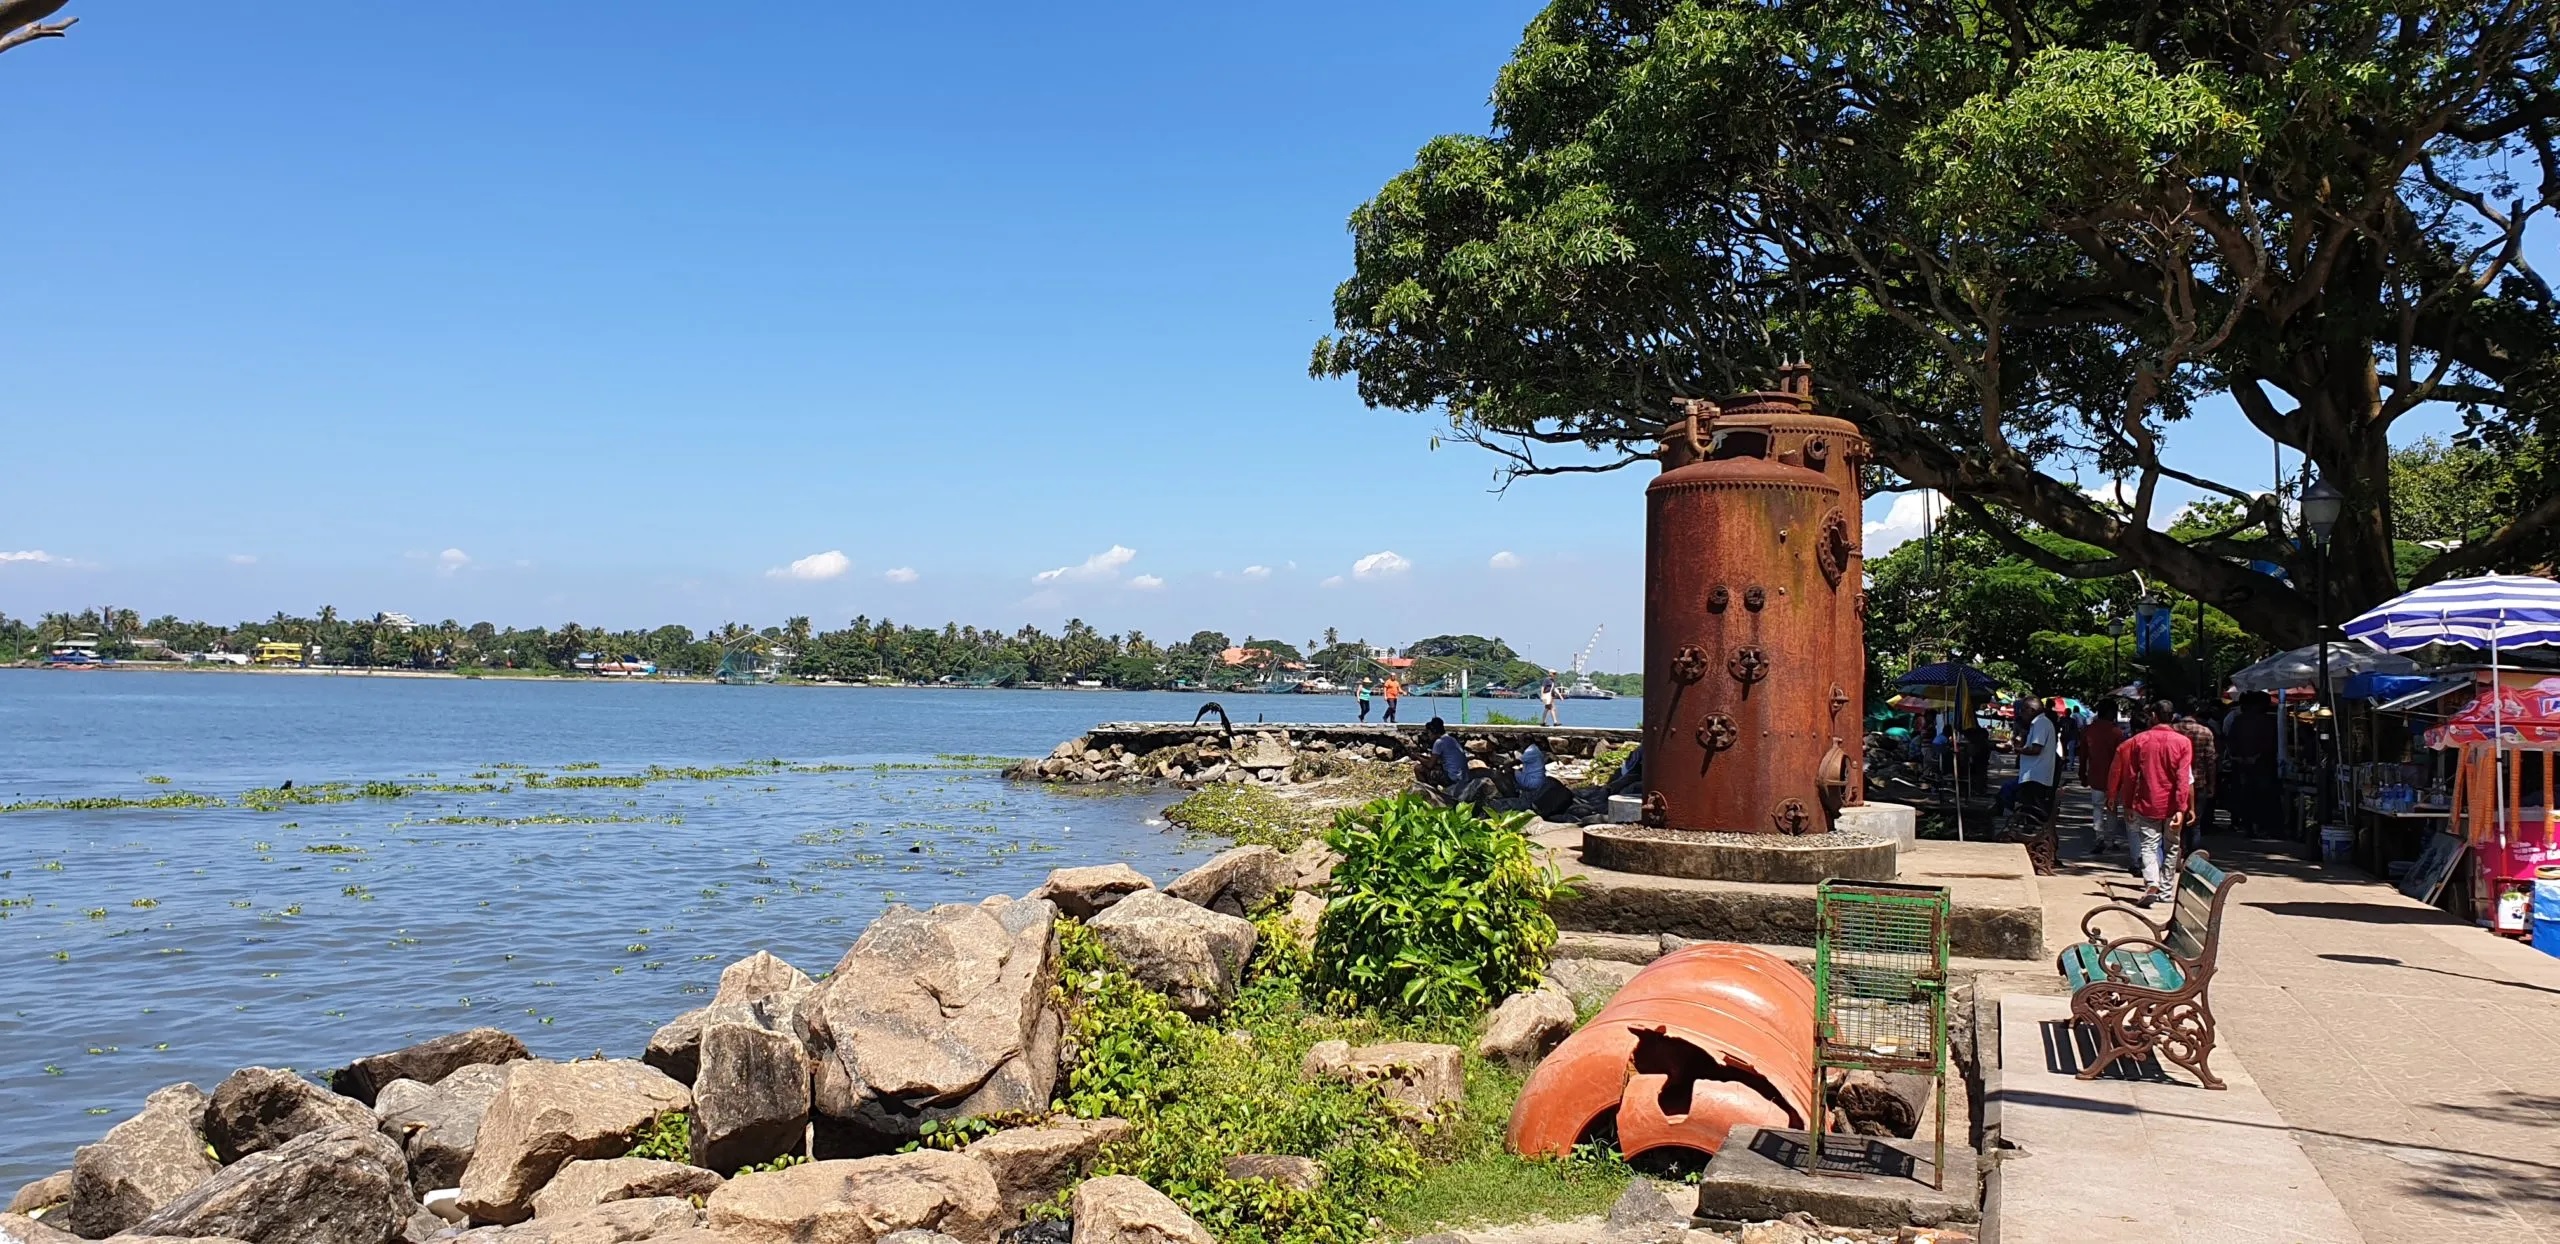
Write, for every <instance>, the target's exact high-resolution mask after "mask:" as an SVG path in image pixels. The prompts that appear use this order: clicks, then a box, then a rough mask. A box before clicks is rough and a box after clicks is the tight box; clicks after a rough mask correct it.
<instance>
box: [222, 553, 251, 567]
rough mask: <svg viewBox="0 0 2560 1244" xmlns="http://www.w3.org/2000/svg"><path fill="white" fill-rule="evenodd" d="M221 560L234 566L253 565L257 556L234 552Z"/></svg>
mask: <svg viewBox="0 0 2560 1244" xmlns="http://www.w3.org/2000/svg"><path fill="white" fill-rule="evenodd" d="M222 560H224V561H227V562H229V563H231V564H232V565H234V566H255V565H257V564H258V559H257V557H256V556H255V555H253V554H249V553H234V554H232V555H231V556H229V557H226V558H223V559H222Z"/></svg>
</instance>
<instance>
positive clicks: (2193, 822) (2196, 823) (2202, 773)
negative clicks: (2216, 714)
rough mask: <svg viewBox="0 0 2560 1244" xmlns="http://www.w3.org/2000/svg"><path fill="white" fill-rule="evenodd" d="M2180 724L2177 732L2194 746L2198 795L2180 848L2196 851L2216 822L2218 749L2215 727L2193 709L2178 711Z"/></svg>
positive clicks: (2193, 775)
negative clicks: (2207, 829) (2215, 781)
mask: <svg viewBox="0 0 2560 1244" xmlns="http://www.w3.org/2000/svg"><path fill="white" fill-rule="evenodd" d="M2164 702H2165V701H2164ZM2177 726H2178V733H2180V734H2183V735H2185V736H2187V742H2188V743H2189V744H2191V745H2193V746H2194V748H2195V761H2194V771H2193V773H2192V774H2191V775H2190V777H2191V779H2192V780H2193V781H2194V783H2195V798H2194V799H2193V800H2192V801H2191V806H2192V808H2193V812H2192V814H2191V815H2189V816H2188V817H2187V830H2186V840H2185V841H2184V842H2183V843H2181V844H2180V849H2182V850H2186V851H2193V850H2195V849H2196V844H2197V843H2199V842H2201V841H2203V840H2204V827H2205V826H2207V825H2210V824H2212V823H2213V795H2214V763H2215V755H2214V753H2215V750H2216V749H2215V747H2214V744H2213V727H2211V726H2208V725H2206V724H2204V722H2202V721H2201V720H2198V719H2197V717H2196V715H2195V714H2194V713H2180V714H2178V722H2177Z"/></svg>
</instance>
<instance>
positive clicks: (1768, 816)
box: [1643, 456, 1859, 834]
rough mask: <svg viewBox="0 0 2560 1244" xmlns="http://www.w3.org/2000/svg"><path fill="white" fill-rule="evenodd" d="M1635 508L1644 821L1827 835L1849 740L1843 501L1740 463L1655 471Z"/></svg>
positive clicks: (1847, 547) (1789, 467)
mask: <svg viewBox="0 0 2560 1244" xmlns="http://www.w3.org/2000/svg"><path fill="white" fill-rule="evenodd" d="M1851 495H1853V494H1851ZM1645 502H1646V523H1645V667H1644V668H1645V697H1644V711H1645V723H1644V724H1645V733H1644V738H1645V802H1644V811H1643V821H1644V823H1645V824H1647V825H1650V826H1655V827H1661V828H1671V829H1687V830H1716V831H1726V832H1734V833H1760V834H1767V833H1777V834H1810V833H1821V832H1824V831H1827V830H1829V829H1830V828H1831V823H1832V815H1833V814H1834V813H1835V812H1837V811H1838V810H1839V809H1840V808H1841V807H1842V806H1844V804H1845V802H1846V800H1847V798H1848V794H1849V790H1850V774H1851V765H1852V762H1851V761H1850V759H1849V751H1850V750H1851V748H1852V747H1854V746H1856V744H1857V736H1855V735H1851V734H1847V733H1846V732H1844V731H1840V730H1837V729H1835V727H1834V721H1835V714H1836V713H1838V712H1842V711H1846V709H1845V706H1841V705H1838V704H1836V703H1835V700H1836V696H1835V692H1836V691H1837V690H1839V689H1841V688H1842V686H1843V684H1841V683H1840V665H1841V662H1840V661H1839V660H1838V659H1837V654H1836V652H1835V649H1836V647H1837V645H1838V643H1839V640H1840V636H1841V635H1842V633H1843V628H1842V626H1841V625H1840V613H1841V611H1843V610H1847V609H1853V608H1854V604H1853V602H1852V599H1851V598H1852V597H1853V596H1854V594H1855V593H1856V592H1857V591H1858V589H1859V581H1858V580H1857V579H1856V578H1854V577H1853V575H1854V574H1855V570H1854V561H1855V554H1856V551H1857V524H1856V516H1855V512H1854V509H1853V506H1854V503H1853V502H1851V501H1850V500H1849V499H1848V496H1847V495H1844V494H1843V492H1842V490H1841V489H1840V487H1839V486H1838V485H1837V484H1835V483H1833V482H1832V481H1831V480H1830V479H1828V478H1825V477H1824V476H1823V475H1822V474H1821V473H1820V472H1817V471H1814V470H1812V469H1810V468H1807V467H1804V466H1800V465H1796V464H1794V463H1788V462H1781V461H1776V460H1772V459H1768V458H1761V457H1750V456H1737V457H1728V458H1708V459H1705V460H1703V461H1696V462H1691V463H1689V464H1688V465H1686V466H1681V467H1677V468H1674V469H1672V470H1669V471H1665V472H1663V473H1662V475H1660V476H1659V477H1657V478H1655V480H1654V481H1653V483H1652V485H1651V486H1650V487H1648V488H1647V489H1646V490H1645ZM1835 737H1837V738H1838V739H1839V740H1840V741H1838V742H1835V741H1834V739H1835Z"/></svg>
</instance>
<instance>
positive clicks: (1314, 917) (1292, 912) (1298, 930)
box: [1280, 890, 1324, 954]
mask: <svg viewBox="0 0 2560 1244" xmlns="http://www.w3.org/2000/svg"><path fill="white" fill-rule="evenodd" d="M1280 928H1281V929H1282V931H1284V932H1286V933H1287V934H1288V935H1289V940H1290V941H1292V942H1295V943H1297V946H1298V949H1300V950H1303V951H1305V952H1307V953H1308V954H1314V953H1315V951H1316V935H1317V934H1318V933H1320V932H1322V931H1323V930H1324V900H1323V899H1321V898H1318V897H1316V896H1315V895H1313V894H1309V893H1307V892H1306V891H1304V890H1300V891H1298V892H1297V893H1294V894H1291V895H1290V896H1289V906H1288V908H1287V909H1286V910H1284V911H1282V912H1281V913H1280Z"/></svg>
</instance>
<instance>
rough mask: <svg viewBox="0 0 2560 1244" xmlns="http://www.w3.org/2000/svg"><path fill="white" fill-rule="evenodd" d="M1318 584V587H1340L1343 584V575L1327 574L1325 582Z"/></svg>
mask: <svg viewBox="0 0 2560 1244" xmlns="http://www.w3.org/2000/svg"><path fill="white" fill-rule="evenodd" d="M1316 586H1317V587H1340V586H1342V576H1341V575H1338V574H1336V575H1326V576H1325V579H1324V582H1322V583H1319V584H1317V585H1316Z"/></svg>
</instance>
